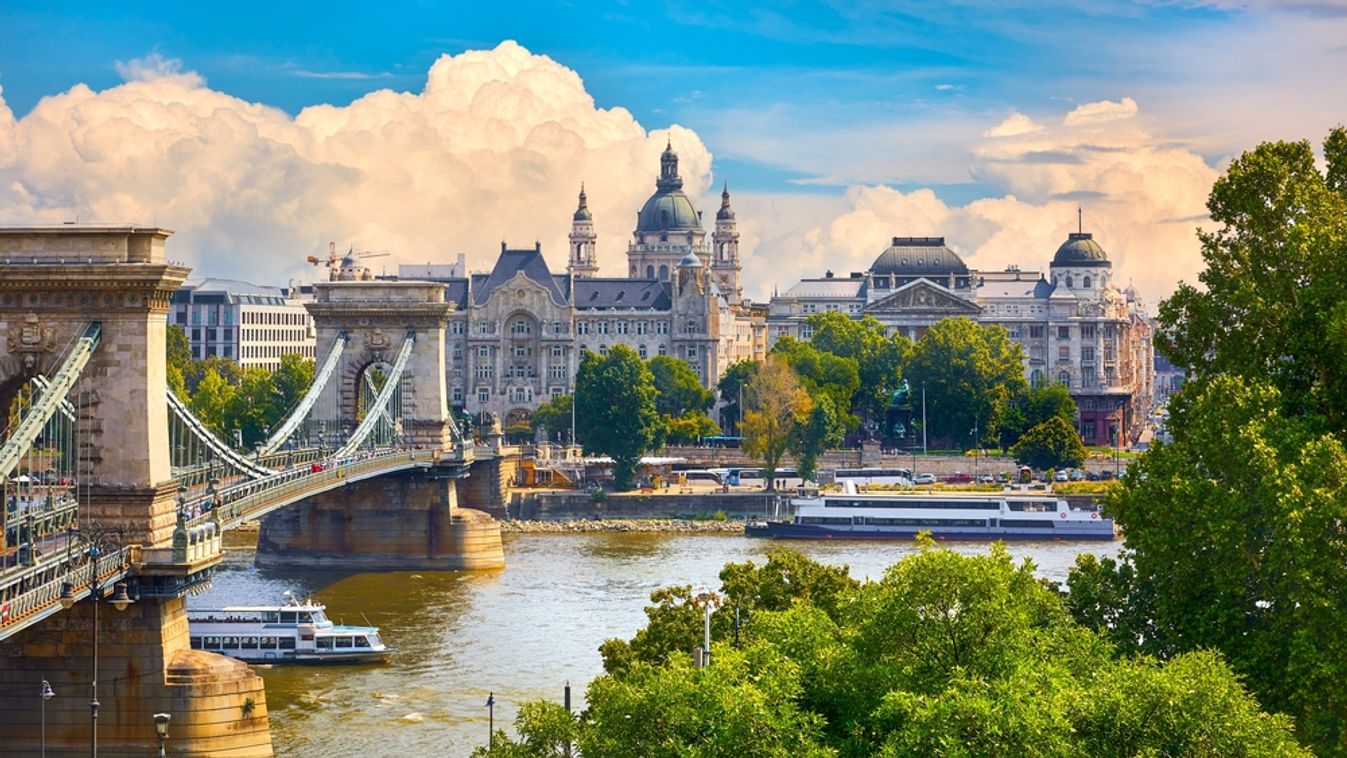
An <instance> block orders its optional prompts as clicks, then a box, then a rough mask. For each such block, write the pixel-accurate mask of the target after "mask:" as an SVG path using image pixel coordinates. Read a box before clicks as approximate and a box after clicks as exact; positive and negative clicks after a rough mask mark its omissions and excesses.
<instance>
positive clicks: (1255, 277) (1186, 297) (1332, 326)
mask: <svg viewBox="0 0 1347 758" xmlns="http://www.w3.org/2000/svg"><path fill="white" fill-rule="evenodd" d="M1324 155H1325V158H1326V161H1327V165H1328V171H1327V175H1325V174H1321V173H1320V172H1319V169H1318V167H1317V166H1316V165H1315V157H1314V151H1313V149H1312V148H1311V147H1310V144H1309V142H1269V143H1264V144H1262V145H1259V146H1258V147H1257V148H1255V149H1254V150H1252V151H1250V152H1247V153H1244V154H1243V155H1241V156H1240V157H1239V158H1237V159H1236V160H1235V161H1234V162H1233V163H1232V164H1231V165H1230V168H1229V169H1228V170H1227V171H1226V173H1225V175H1224V176H1222V177H1221V178H1220V179H1218V180H1216V184H1215V185H1214V186H1213V187H1212V190H1211V196H1210V198H1209V200H1208V201H1207V209H1208V210H1209V211H1210V213H1211V218H1212V220H1213V221H1215V222H1216V223H1217V224H1220V228H1218V229H1216V230H1215V231H1199V232H1198V238H1199V239H1200V240H1201V243H1202V257H1203V260H1204V261H1205V262H1206V269H1205V270H1204V271H1203V272H1202V274H1201V275H1200V276H1199V279H1200V280H1201V282H1202V288H1201V289H1199V288H1197V287H1194V286H1192V285H1189V284H1181V285H1180V286H1179V288H1178V290H1177V291H1175V293H1174V295H1173V296H1172V297H1170V298H1169V299H1168V300H1166V301H1164V302H1163V303H1162V304H1161V306H1160V322H1161V324H1162V325H1163V328H1162V329H1160V330H1159V333H1158V334H1157V338H1156V342H1157V344H1158V346H1159V348H1160V350H1161V352H1162V353H1164V354H1165V356H1166V357H1168V358H1169V359H1170V360H1171V361H1173V362H1174V363H1175V365H1178V366H1183V367H1186V368H1188V369H1189V370H1190V371H1191V379H1192V380H1193V381H1198V382H1205V381H1209V380H1211V379H1212V378H1214V377H1216V376H1217V375H1220V374H1233V375H1237V376H1243V377H1246V378H1250V379H1257V380H1259V381H1266V382H1268V383H1270V384H1271V385H1272V386H1274V387H1276V388H1277V389H1278V390H1280V392H1281V395H1280V397H1281V399H1282V401H1283V402H1285V403H1287V404H1288V410H1289V411H1291V412H1292V413H1295V414H1297V415H1302V414H1306V413H1312V414H1315V415H1320V416H1323V417H1324V419H1325V420H1326V423H1327V424H1328V425H1329V428H1331V429H1334V430H1336V431H1338V432H1342V431H1344V430H1347V360H1343V355H1344V351H1345V350H1347V297H1345V296H1344V293H1347V265H1343V262H1344V261H1347V186H1345V185H1347V180H1345V179H1344V177H1347V130H1344V129H1343V128H1342V127H1338V128H1337V129H1334V130H1333V132H1332V133H1331V134H1330V135H1329V137H1328V139H1327V140H1326V141H1325V143H1324Z"/></svg>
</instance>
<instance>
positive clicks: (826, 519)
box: [800, 516, 851, 524]
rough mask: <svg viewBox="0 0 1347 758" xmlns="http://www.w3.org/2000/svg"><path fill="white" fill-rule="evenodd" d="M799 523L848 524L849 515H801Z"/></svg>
mask: <svg viewBox="0 0 1347 758" xmlns="http://www.w3.org/2000/svg"><path fill="white" fill-rule="evenodd" d="M800 523H801V524H850V523H851V517H850V516H801V517H800Z"/></svg>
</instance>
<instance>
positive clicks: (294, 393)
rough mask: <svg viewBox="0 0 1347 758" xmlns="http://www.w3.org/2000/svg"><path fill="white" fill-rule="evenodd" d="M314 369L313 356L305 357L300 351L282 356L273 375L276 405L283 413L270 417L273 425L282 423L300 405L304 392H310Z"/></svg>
mask: <svg viewBox="0 0 1347 758" xmlns="http://www.w3.org/2000/svg"><path fill="white" fill-rule="evenodd" d="M314 370H315V368H314V361H313V359H312V358H305V357H304V356H302V355H299V354H298V353H286V354H285V355H282V356H281V365H280V366H278V367H277V368H276V370H275V371H274V372H273V373H272V375H271V382H272V385H273V386H274V388H275V394H276V403H275V407H276V408H277V409H278V410H279V411H280V414H281V415H280V416H279V417H277V418H275V419H270V422H271V426H273V427H274V426H276V424H278V423H280V422H281V421H282V420H283V419H284V418H285V416H286V415H287V414H289V413H290V411H291V410H292V409H294V407H295V406H297V405H299V401H300V400H303V399H304V393H306V392H308V391H309V385H311V384H313V375H314Z"/></svg>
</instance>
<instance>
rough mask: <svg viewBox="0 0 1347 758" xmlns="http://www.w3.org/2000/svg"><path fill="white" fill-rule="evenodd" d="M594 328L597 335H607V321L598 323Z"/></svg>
mask: <svg viewBox="0 0 1347 758" xmlns="http://www.w3.org/2000/svg"><path fill="white" fill-rule="evenodd" d="M595 326H596V327H597V328H598V332H599V334H607V333H608V322H607V321H600V322H599V323H598V324H596V325H595Z"/></svg>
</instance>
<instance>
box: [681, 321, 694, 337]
mask: <svg viewBox="0 0 1347 758" xmlns="http://www.w3.org/2000/svg"><path fill="white" fill-rule="evenodd" d="M683 333H684V334H696V333H697V322H696V321H689V322H687V323H686V324H683Z"/></svg>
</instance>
